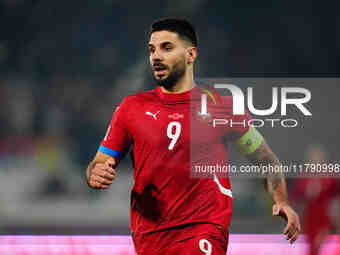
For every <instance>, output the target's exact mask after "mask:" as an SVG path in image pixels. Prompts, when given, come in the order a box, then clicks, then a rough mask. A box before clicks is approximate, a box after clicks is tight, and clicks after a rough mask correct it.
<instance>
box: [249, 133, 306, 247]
mask: <svg viewBox="0 0 340 255" xmlns="http://www.w3.org/2000/svg"><path fill="white" fill-rule="evenodd" d="M247 158H248V159H249V161H250V162H252V163H253V164H256V165H259V166H260V165H267V166H268V165H271V166H277V167H280V161H279V160H278V158H277V156H276V155H275V154H274V153H273V151H272V150H271V149H270V147H269V146H268V144H267V143H266V142H265V141H264V140H263V141H262V143H261V145H260V146H259V147H258V148H257V149H256V150H255V151H254V152H253V153H251V154H248V155H247ZM265 187H266V190H267V191H268V193H269V194H270V195H271V197H272V199H273V200H274V202H275V204H274V205H273V215H274V216H281V217H283V218H285V219H286V220H287V221H288V223H287V226H286V228H285V229H284V231H283V234H285V235H286V240H289V241H290V243H293V242H295V241H296V240H297V238H298V236H299V233H300V231H301V226H300V220H299V216H298V215H297V214H296V212H295V211H294V209H293V208H292V207H291V206H290V204H289V201H288V195H287V187H286V180H285V177H284V175H283V174H282V173H281V172H277V173H269V174H268V176H267V178H266V179H265Z"/></svg>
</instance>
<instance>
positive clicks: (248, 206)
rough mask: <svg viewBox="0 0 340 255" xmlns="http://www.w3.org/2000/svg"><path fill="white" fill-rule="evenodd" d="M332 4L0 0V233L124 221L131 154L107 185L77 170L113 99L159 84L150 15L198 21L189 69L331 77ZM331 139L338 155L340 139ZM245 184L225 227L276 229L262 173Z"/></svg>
mask: <svg viewBox="0 0 340 255" xmlns="http://www.w3.org/2000/svg"><path fill="white" fill-rule="evenodd" d="M337 10H338V6H337V4H336V3H331V4H329V3H326V2H325V1H304V0H302V1H295V2H289V1H274V2H268V1H262V0H260V1H216V2H215V1H207V0H187V1H180V0H168V1H114V0H97V1H83V0H82V1H80V0H73V1H65V0H59V1H51V0H44V1H40V0H35V1H33V0H1V1H0V123H1V125H0V185H1V193H0V233H3V234H73V233H77V234H110V233H112V234H119V233H124V234H126V233H129V227H128V226H129V225H128V224H129V216H128V215H129V189H130V187H131V186H132V183H133V180H132V177H131V174H132V167H131V164H130V162H129V161H128V160H126V161H124V162H123V163H122V165H121V167H120V168H119V176H118V178H117V181H116V183H115V184H114V185H113V186H112V188H111V189H110V190H109V191H93V190H90V189H89V188H88V187H87V185H86V183H85V175H84V174H85V168H86V166H87V164H88V163H89V161H90V160H91V159H92V157H93V156H94V154H95V152H96V150H97V148H98V145H99V143H100V141H101V139H102V137H103V136H104V134H105V131H106V128H107V126H108V123H109V121H110V119H111V116H112V112H113V109H114V108H115V106H117V105H118V104H119V103H120V101H121V99H122V98H123V97H124V96H126V95H128V94H131V93H135V92H137V91H140V90H146V89H151V88H154V86H155V84H154V83H153V81H152V77H151V71H150V68H149V64H148V52H147V47H146V46H147V42H148V30H149V27H150V25H151V23H152V22H153V21H154V20H155V19H158V18H161V17H165V16H176V17H184V18H186V19H188V20H189V21H191V22H192V23H193V24H194V26H195V27H196V30H197V33H198V37H199V59H198V61H197V64H196V76H197V77H333V78H335V77H337V76H338V75H339V73H340V72H339V71H340V70H339V66H338V65H337V63H336V62H337V59H338V57H339V45H340V43H339V32H338V30H337V29H338V28H339V17H338V16H337V13H336V12H337ZM334 81H335V82H334ZM333 85H334V86H333V87H332V92H328V93H332V96H333V98H334V97H335V99H334V100H335V101H333V102H334V103H335V107H336V97H337V95H338V93H339V92H340V90H337V87H338V86H337V85H338V82H337V80H333ZM314 95H315V94H313V96H314ZM329 95H330V94H327V92H325V93H324V94H323V95H322V94H319V93H318V94H316V95H315V96H316V97H317V96H319V97H318V102H319V103H318V104H316V107H318V105H320V106H321V105H322V106H324V107H325V108H326V109H327V107H326V106H325V105H327V98H328V96H329ZM338 113H339V111H338V109H336V108H332V111H330V112H328V114H329V115H331V114H332V115H333V116H334V114H335V115H336V114H338ZM316 121H317V120H316ZM332 130H333V131H334V132H333V133H332V136H331V137H330V136H328V137H327V139H323V140H322V139H321V141H320V139H318V137H317V135H316V136H313V137H312V136H311V138H313V139H310V140H311V144H312V143H313V142H314V140H315V141H316V142H321V143H328V142H329V141H335V140H339V136H338V134H337V132H336V129H335V127H334V129H332ZM314 131H316V130H315V129H314ZM321 132H322V130H321ZM314 138H315V139H314ZM281 139H282V141H285V142H287V138H285V137H282V138H281ZM292 139H293V140H295V142H296V139H295V138H294V137H293V138H292ZM305 145H306V146H305ZM327 145H328V144H326V147H325V150H326V151H327V150H330V151H329V153H330V155H332V158H333V160H334V159H336V158H337V157H336V156H335V154H336V153H337V148H338V146H337V145H336V143H335V144H332V146H330V148H329V149H328V148H327ZM274 147H276V148H279V150H280V151H285V150H286V151H287V150H290V151H291V153H293V154H294V155H296V156H297V157H300V158H301V160H303V157H304V155H305V154H304V150H307V144H306V142H304V143H303V146H296V147H295V148H294V147H293V148H291V147H289V148H286V147H282V146H280V139H279V140H275V143H274ZM246 186H247V189H245V188H244V189H243V188H242V187H245V186H242V184H237V185H235V187H236V188H235V189H236V193H237V192H238V194H240V196H239V199H238V198H236V199H235V203H234V208H235V210H234V216H233V225H232V230H233V232H234V233H279V232H280V231H281V228H279V227H278V226H277V224H278V223H281V224H282V222H280V221H278V220H273V219H271V217H270V210H271V209H270V202H269V201H267V200H266V199H267V198H266V196H265V194H264V192H263V191H262V190H263V187H262V185H261V184H254V185H253V186H251V185H250V186H249V185H248V184H247V185H246ZM237 189H238V190H237ZM249 191H252V192H250V193H252V194H259V195H258V196H256V197H257V198H258V199H254V197H252V196H249V195H248V196H247V194H249ZM241 198H242V199H241ZM243 198H244V199H243Z"/></svg>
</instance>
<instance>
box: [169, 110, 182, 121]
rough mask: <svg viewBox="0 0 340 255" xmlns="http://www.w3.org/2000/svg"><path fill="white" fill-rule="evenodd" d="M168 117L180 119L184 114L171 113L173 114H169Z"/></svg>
mask: <svg viewBox="0 0 340 255" xmlns="http://www.w3.org/2000/svg"><path fill="white" fill-rule="evenodd" d="M168 117H169V118H170V119H174V120H179V119H182V118H184V114H181V113H177V112H176V113H173V114H169V115H168Z"/></svg>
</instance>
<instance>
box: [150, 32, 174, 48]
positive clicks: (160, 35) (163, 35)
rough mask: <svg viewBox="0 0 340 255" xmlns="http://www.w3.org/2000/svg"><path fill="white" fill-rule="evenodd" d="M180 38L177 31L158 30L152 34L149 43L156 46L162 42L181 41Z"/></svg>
mask: <svg viewBox="0 0 340 255" xmlns="http://www.w3.org/2000/svg"><path fill="white" fill-rule="evenodd" d="M179 40H180V39H179V37H178V35H177V33H174V32H169V31H157V32H153V33H152V34H151V36H150V41H149V44H152V45H154V46H156V45H159V44H162V43H163V42H172V43H179Z"/></svg>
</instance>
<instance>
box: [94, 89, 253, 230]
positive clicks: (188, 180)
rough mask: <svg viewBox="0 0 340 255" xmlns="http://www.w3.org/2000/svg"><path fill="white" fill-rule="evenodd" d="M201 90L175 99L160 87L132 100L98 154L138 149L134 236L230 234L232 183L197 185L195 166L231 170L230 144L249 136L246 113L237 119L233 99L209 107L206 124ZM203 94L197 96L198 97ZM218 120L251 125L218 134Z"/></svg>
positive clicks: (209, 180)
mask: <svg viewBox="0 0 340 255" xmlns="http://www.w3.org/2000/svg"><path fill="white" fill-rule="evenodd" d="M200 94H201V92H200V89H199V88H197V87H195V88H193V89H192V90H191V91H188V92H184V93H178V94H172V93H163V92H162V90H161V88H160V87H157V88H156V89H154V90H151V91H147V92H142V93H138V94H136V95H132V96H128V97H126V98H125V99H124V100H123V102H122V103H121V104H120V106H119V107H118V108H117V109H116V111H115V113H114V115H113V118H112V121H111V123H110V127H109V129H108V132H107V135H106V136H105V138H104V140H103V141H102V143H101V146H100V148H99V151H101V152H103V153H106V154H109V155H111V156H114V157H122V156H123V155H124V153H125V152H126V151H127V150H128V149H129V146H130V145H133V150H132V152H133V163H134V181H135V182H134V187H133V189H132V193H131V229H132V231H133V232H136V233H149V232H153V231H156V230H163V229H167V228H171V227H174V226H178V225H182V224H188V223H199V222H202V223H203V222H204V223H213V224H218V225H221V226H223V227H224V228H225V229H227V228H228V225H229V222H230V217H231V213H232V194H231V187H230V183H229V179H228V178H227V177H226V178H220V177H218V178H217V177H216V176H215V178H194V177H193V176H192V172H191V171H193V170H192V168H193V165H194V164H212V165H214V164H217V163H218V164H227V162H228V159H227V150H226V146H225V142H226V139H227V140H228V139H229V140H232V139H237V138H239V137H241V136H242V135H243V134H244V133H246V132H247V131H248V129H249V127H248V125H247V122H248V120H250V116H249V115H248V114H245V115H236V116H233V114H232V98H231V97H223V103H222V104H215V102H212V100H209V101H208V104H207V111H208V112H209V113H210V117H209V118H206V117H202V116H200V114H199V111H200V110H201V102H200ZM196 95H197V96H196ZM212 118H219V119H222V118H223V119H228V120H230V119H233V121H235V123H236V122H238V123H242V122H243V123H246V124H245V125H234V126H233V127H230V126H223V125H220V126H218V127H217V126H216V127H213V125H212V123H211V120H212Z"/></svg>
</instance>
